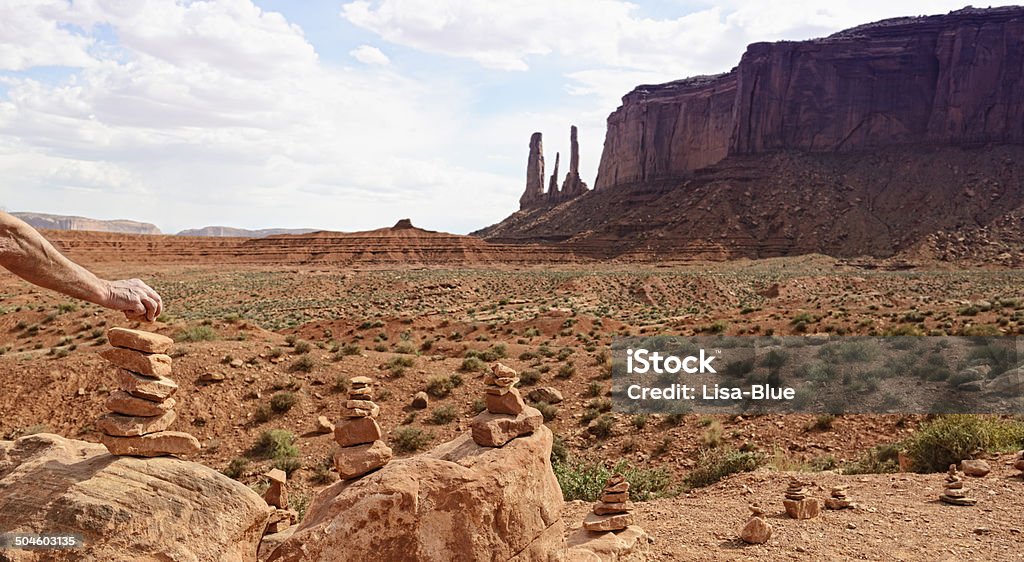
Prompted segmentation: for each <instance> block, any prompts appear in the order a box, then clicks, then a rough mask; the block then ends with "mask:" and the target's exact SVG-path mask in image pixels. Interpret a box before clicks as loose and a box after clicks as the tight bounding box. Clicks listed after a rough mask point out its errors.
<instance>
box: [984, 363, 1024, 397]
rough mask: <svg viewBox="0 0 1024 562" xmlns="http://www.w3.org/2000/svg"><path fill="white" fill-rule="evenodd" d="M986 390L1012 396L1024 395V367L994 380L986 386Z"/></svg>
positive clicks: (1011, 370) (1012, 370) (1007, 372)
mask: <svg viewBox="0 0 1024 562" xmlns="http://www.w3.org/2000/svg"><path fill="white" fill-rule="evenodd" d="M985 390H987V391H989V392H995V393H998V394H1004V395H1012V396H1019V395H1021V394H1024V365H1022V366H1020V367H1017V368H1016V369H1010V370H1009V371H1006V372H1005V373H1003V374H1001V375H999V376H998V377H996V378H994V379H992V380H991V381H989V382H988V384H987V385H985Z"/></svg>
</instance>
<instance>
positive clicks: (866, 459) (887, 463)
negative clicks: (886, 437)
mask: <svg viewBox="0 0 1024 562" xmlns="http://www.w3.org/2000/svg"><path fill="white" fill-rule="evenodd" d="M947 468H948V467H947ZM842 469H843V474H890V473H893V472H897V471H898V470H899V449H898V448H897V447H896V446H895V445H880V446H877V447H873V448H872V449H871V450H869V451H868V452H867V453H865V454H864V456H863V457H861V458H860V459H858V460H856V461H853V462H850V463H847V464H845V465H843V467H842Z"/></svg>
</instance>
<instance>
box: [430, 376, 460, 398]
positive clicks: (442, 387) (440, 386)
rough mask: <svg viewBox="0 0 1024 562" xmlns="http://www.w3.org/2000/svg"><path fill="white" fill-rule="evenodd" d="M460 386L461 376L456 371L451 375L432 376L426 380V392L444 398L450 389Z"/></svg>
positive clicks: (450, 391) (449, 392)
mask: <svg viewBox="0 0 1024 562" xmlns="http://www.w3.org/2000/svg"><path fill="white" fill-rule="evenodd" d="M460 386H462V376H460V375H459V374H458V373H453V374H451V375H448V376H447V377H445V376H437V377H433V378H432V379H430V380H429V381H427V388H426V391H427V394H429V395H431V396H433V397H434V398H444V397H445V396H448V395H449V394H451V393H452V390H454V389H456V388H457V387H460Z"/></svg>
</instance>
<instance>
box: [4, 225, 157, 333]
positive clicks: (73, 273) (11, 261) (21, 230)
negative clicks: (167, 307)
mask: <svg viewBox="0 0 1024 562" xmlns="http://www.w3.org/2000/svg"><path fill="white" fill-rule="evenodd" d="M0 265H2V266H3V267H4V268H6V269H8V270H10V272H11V273H14V274H15V275H17V276H18V277H21V278H22V279H24V280H26V281H28V282H29V283H32V284H34V285H38V286H40V287H44V288H47V289H51V290H54V291H57V292H60V293H63V294H65V295H68V296H69V297H73V298H76V299H81V300H84V301H88V302H91V303H95V304H98V305H100V306H104V307H107V308H112V309H114V310H119V311H121V312H124V314H125V316H126V317H128V318H129V319H133V320H143V319H145V320H149V321H153V320H154V319H155V318H156V317H157V316H159V315H160V312H161V311H162V309H163V302H162V301H161V299H160V295H158V294H157V293H156V291H154V290H153V289H151V288H150V287H149V286H148V285H146V284H145V283H143V282H142V281H140V280H138V279H128V280H123V281H107V280H104V279H101V278H99V277H97V276H96V275H95V274H93V273H92V272H91V271H89V270H87V269H85V268H84V267H82V266H80V265H78V264H76V263H75V262H73V261H71V260H69V259H68V258H67V257H65V256H64V255H63V254H61V253H60V252H58V251H57V249H56V248H54V247H53V245H52V244H50V243H49V242H48V241H47V240H46V239H45V238H43V237H42V235H41V234H39V233H38V232H36V230H35V229H34V228H32V227H31V226H29V225H28V224H26V223H25V222H24V221H22V220H20V219H18V218H17V217H14V216H12V215H10V214H8V213H4V212H2V211H0Z"/></svg>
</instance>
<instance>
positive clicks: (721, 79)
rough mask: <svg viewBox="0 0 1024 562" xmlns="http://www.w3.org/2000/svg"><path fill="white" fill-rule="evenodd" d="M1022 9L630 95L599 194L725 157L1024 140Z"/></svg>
mask: <svg viewBox="0 0 1024 562" xmlns="http://www.w3.org/2000/svg"><path fill="white" fill-rule="evenodd" d="M1022 41H1024V8H1020V7H1009V8H995V9H988V10H976V9H964V10H959V11H956V12H952V13H950V14H947V15H940V16H929V17H921V18H898V19H893V20H885V21H882V22H878V23H875V24H869V25H864V26H860V27H857V28H854V29H850V30H847V31H843V32H840V33H837V34H835V35H832V36H830V37H826V38H823V39H816V40H811V41H783V42H779V43H755V44H752V45H750V46H749V47H748V48H747V51H746V53H745V54H744V55H743V57H742V58H741V60H740V63H739V65H738V66H737V67H736V68H735V69H733V70H732V71H730V72H728V73H726V74H721V75H718V76H713V77H698V78H690V79H686V80H680V81H677V82H670V83H668V84H662V85H657V86H640V87H638V88H636V89H635V90H633V91H632V92H630V93H629V94H627V95H626V96H625V97H624V98H623V100H622V106H621V107H619V108H618V109H617V110H616V111H615V112H614V113H612V114H611V116H609V118H608V130H607V134H606V136H605V145H604V152H603V153H602V156H601V163H600V166H599V168H598V177H597V181H596V182H595V189H607V188H610V187H614V186H618V185H626V184H630V183H636V182H644V181H652V180H659V179H665V178H672V177H684V176H686V175H687V174H688V173H690V172H692V171H694V170H697V169H700V168H704V167H707V166H709V165H712V164H715V163H717V162H719V161H721V160H722V159H723V158H725V157H726V156H727V155H729V154H754V153H761V152H766V151H776V150H804V151H814V152H834V151H849V150H863V149H871V148H878V147H885V146H893V145H906V144H920V143H930V144H936V143H938V144H954V145H967V144H970V145H977V144H981V143H1024V64H1022V60H1021V52H1022Z"/></svg>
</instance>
